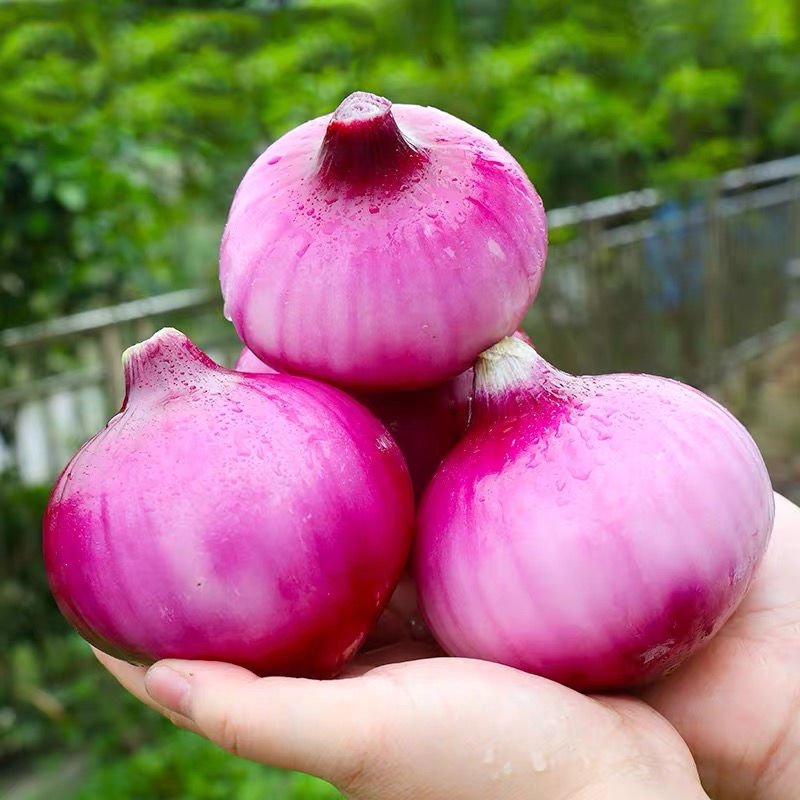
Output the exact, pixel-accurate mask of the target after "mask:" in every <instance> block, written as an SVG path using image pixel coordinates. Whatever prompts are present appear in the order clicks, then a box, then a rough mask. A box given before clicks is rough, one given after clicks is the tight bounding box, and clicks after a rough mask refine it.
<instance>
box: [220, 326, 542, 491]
mask: <svg viewBox="0 0 800 800" xmlns="http://www.w3.org/2000/svg"><path fill="white" fill-rule="evenodd" d="M514 337H515V338H517V339H521V340H522V341H524V342H527V343H528V344H530V343H531V340H530V339H529V338H528V336H527V334H526V333H525V332H524V331H521V330H519V331H516V332H515V333H514ZM234 369H236V370H239V371H240V372H263V373H267V374H274V373H275V372H277V370H275V369H273V368H272V367H271V366H270V365H269V364H265V363H264V362H263V361H261V359H259V358H258V357H257V356H256V355H255V354H254V353H253V351H252V350H250V349H249V348H248V347H243V348H242V352H241V353H240V354H239V357H238V358H237V359H236V364H235V366H234ZM472 383H473V374H472V368H471V367H470V368H469V369H468V370H465V371H464V372H462V373H461V374H460V375H456V377H455V378H451V379H450V380H449V381H445V382H444V383H441V384H439V385H438V386H433V387H431V388H430V389H420V390H418V391H416V392H372V393H370V392H363V393H360V394H356V395H354V396H355V397H356V399H357V400H358V401H359V402H360V403H362V404H363V405H365V406H366V407H367V408H368V409H369V410H370V411H371V412H372V413H373V414H375V416H376V417H378V419H379V420H381V422H383V424H384V425H385V426H386V428H387V429H388V430H389V433H391V434H392V438H393V439H394V440H395V442H397V444H398V446H399V447H400V450H401V451H402V453H403V455H404V456H405V459H406V463H407V464H408V471H409V472H410V473H411V481H412V483H413V484H414V494H415V496H416V497H418V498H419V497H420V496H421V495H422V491H423V490H424V488H425V486H426V485H427V484H428V481H429V480H430V479H431V476H432V475H433V473H434V472H435V471H436V468H437V467H438V466H439V464H440V463H441V462H442V459H443V458H444V457H445V456H446V455H447V453H449V452H450V450H452V449H453V447H455V444H456V442H458V441H459V440H460V439H461V437H462V436H463V435H464V433H465V432H466V430H467V418H468V416H469V404H470V399H471V397H472Z"/></svg>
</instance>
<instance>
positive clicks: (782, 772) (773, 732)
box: [642, 495, 800, 800]
mask: <svg viewBox="0 0 800 800" xmlns="http://www.w3.org/2000/svg"><path fill="white" fill-rule="evenodd" d="M642 696H643V697H644V699H645V700H647V702H648V703H650V704H651V705H652V706H653V707H654V708H656V709H657V710H658V711H660V712H661V713H662V714H663V715H664V716H665V717H666V718H667V719H668V720H669V721H670V722H672V724H673V725H674V726H675V727H676V728H677V729H678V731H679V732H680V733H681V735H682V736H683V738H684V739H685V740H686V742H687V744H688V745H689V747H690V748H691V751H692V753H693V754H694V757H695V759H696V760H697V765H698V768H699V770H700V775H701V777H702V779H703V785H704V786H705V787H706V789H707V791H708V792H709V793H710V794H711V796H712V797H714V798H719V800H795V798H797V797H798V796H800V508H798V507H797V506H795V505H793V504H792V503H790V502H789V501H788V500H786V499H785V498H783V497H781V496H779V495H776V497H775V526H774V528H773V532H772V539H771V541H770V546H769V549H768V551H767V554H766V557H765V559H764V561H763V563H762V564H761V567H760V568H759V571H758V573H757V575H756V578H755V581H754V583H753V586H752V588H751V590H750V592H749V594H748V595H747V597H746V598H745V600H744V602H743V603H742V605H741V606H740V607H739V609H738V610H737V612H736V614H735V615H734V616H733V618H732V619H731V620H730V621H729V622H728V624H727V625H725V627H724V628H723V629H722V630H721V631H720V633H719V634H718V635H717V636H716V637H715V638H714V639H713V640H712V641H711V642H710V643H709V645H708V647H706V648H705V649H704V650H702V651H700V652H699V653H698V654H697V655H696V656H694V657H693V658H692V659H691V660H690V661H689V662H688V663H687V664H685V665H684V666H683V667H681V669H680V670H678V672H676V673H675V674H674V675H672V676H671V677H669V678H667V679H666V680H664V681H662V682H661V683H659V684H657V685H655V686H653V687H651V688H650V689H648V690H647V691H646V692H644V693H643V694H642Z"/></svg>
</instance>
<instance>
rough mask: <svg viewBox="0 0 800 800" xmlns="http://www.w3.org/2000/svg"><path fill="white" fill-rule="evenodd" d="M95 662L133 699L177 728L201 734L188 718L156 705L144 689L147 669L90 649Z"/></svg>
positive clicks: (93, 648) (158, 704)
mask: <svg viewBox="0 0 800 800" xmlns="http://www.w3.org/2000/svg"><path fill="white" fill-rule="evenodd" d="M92 652H93V653H94V655H95V657H96V658H97V660H98V661H99V662H100V663H101V664H102V665H103V666H104V667H105V668H106V669H107V670H108V671H109V672H110V673H111V674H112V675H113V676H114V677H115V678H116V679H117V681H119V683H120V684H122V686H123V687H124V688H125V689H127V690H128V691H129V692H130V693H131V694H132V695H133V696H134V697H135V698H137V699H138V700H141V701H142V702H143V703H144V704H145V705H148V706H150V708H152V709H154V710H155V711H158V712H159V714H163V715H164V716H165V717H166V718H167V719H168V720H169V721H170V722H172V723H174V724H175V725H177V726H178V727H179V728H185V729H186V730H187V731H192V732H193V733H198V734H200V735H202V732H201V731H200V729H199V728H198V727H197V725H195V724H194V722H192V720H190V719H189V718H188V717H186V716H184V715H183V714H180V713H178V712H176V711H173V710H171V709H169V708H167V707H166V706H163V705H161V704H160V703H157V702H156V701H155V700H154V699H153V698H152V697H151V696H150V695H149V694H148V693H147V690H146V689H145V685H144V679H145V675H146V673H147V667H137V666H135V665H134V664H129V663H128V662H127V661H121V660H120V659H118V658H114V657H113V656H110V655H108V654H107V653H104V652H103V651H102V650H98V649H97V648H96V647H92Z"/></svg>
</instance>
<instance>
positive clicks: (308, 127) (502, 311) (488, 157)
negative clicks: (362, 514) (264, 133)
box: [220, 92, 547, 391]
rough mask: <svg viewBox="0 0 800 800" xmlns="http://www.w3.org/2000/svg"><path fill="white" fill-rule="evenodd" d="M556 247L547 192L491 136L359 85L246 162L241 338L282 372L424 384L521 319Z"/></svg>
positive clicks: (226, 253) (364, 382)
mask: <svg viewBox="0 0 800 800" xmlns="http://www.w3.org/2000/svg"><path fill="white" fill-rule="evenodd" d="M546 250H547V233H546V220H545V214H544V208H543V206H542V202H541V200H540V198H539V196H538V195H537V193H536V191H535V189H534V188H533V186H532V185H531V183H530V181H529V180H528V178H527V176H526V175H525V173H524V171H523V170H522V168H521V167H520V166H519V164H517V162H516V161H515V160H514V159H513V158H512V157H511V156H510V155H509V154H508V153H507V152H506V151H505V150H504V149H503V148H502V147H500V145H499V144H498V143H497V142H496V141H494V140H493V139H491V138H490V137H489V136H487V135H486V134H485V133H482V132H481V131H479V130H477V129H476V128H473V127H472V126H470V125H468V124H467V123H465V122H462V121H461V120H459V119H457V118H455V117H453V116H451V115H449V114H446V113H445V112H443V111H439V110H437V109H434V108H427V107H420V106H415V105H394V106H392V105H391V104H390V103H389V101H388V100H384V99H383V98H379V97H376V96H375V95H368V94H366V93H363V92H357V93H356V94H354V95H351V96H350V97H348V98H346V99H345V100H344V101H343V103H342V104H341V105H340V106H339V108H338V109H337V111H336V112H335V113H334V114H333V115H327V116H323V117H319V118H317V119H313V120H311V121H309V122H306V123H304V124H303V125H300V126H299V127H298V128H295V129H294V130H292V131H289V132H288V133H287V134H285V135H284V136H283V137H281V138H280V139H278V140H277V141H276V142H275V143H273V144H272V145H271V146H270V147H269V148H268V149H267V150H266V151H265V152H264V153H263V154H262V155H261V156H260V157H259V158H258V159H257V160H256V161H255V163H254V164H253V165H252V166H251V167H250V169H249V170H248V172H247V174H246V175H245V176H244V178H243V180H242V182H241V184H240V185H239V188H238V190H237V192H236V196H235V197H234V200H233V204H232V206H231V210H230V214H229V217H228V222H227V225H226V228H225V233H224V235H223V238H222V244H221V249H220V281H221V286H222V293H223V296H224V298H225V308H226V315H227V316H228V317H229V318H230V319H231V320H232V321H233V323H234V325H235V327H236V330H237V332H238V333H239V336H240V337H241V338H242V340H243V341H244V342H245V343H246V344H247V346H248V347H249V348H250V349H251V350H252V351H253V352H254V353H255V354H256V356H258V358H260V359H262V360H264V361H266V362H268V363H270V364H271V365H273V367H275V368H276V369H278V370H279V371H281V372H284V371H285V372H291V373H295V374H302V375H308V376H311V377H316V378H319V379H321V380H325V381H328V382H331V383H334V384H337V385H341V386H345V387H347V388H349V389H354V390H371V391H379V390H380V391H386V390H394V389H417V388H425V387H430V386H434V385H436V384H439V383H441V382H443V381H445V380H447V379H449V378H451V377H453V376H455V375H457V374H459V373H460V372H462V371H464V370H465V369H467V368H469V367H470V366H471V365H472V363H473V362H474V360H475V357H476V356H477V355H478V353H479V352H480V351H482V350H483V349H485V348H486V347H489V346H490V345H491V344H493V343H494V342H496V341H498V340H499V339H501V338H502V337H504V336H507V335H510V334H511V333H512V332H513V331H514V330H515V329H516V327H517V326H518V324H519V322H520V321H521V319H522V317H523V316H524V314H525V311H526V310H527V308H528V307H529V306H530V304H531V303H532V301H533V299H534V297H535V295H536V292H537V290H538V287H539V282H540V279H541V274H542V270H543V267H544V261H545V255H546Z"/></svg>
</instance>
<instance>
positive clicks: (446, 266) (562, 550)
mask: <svg viewBox="0 0 800 800" xmlns="http://www.w3.org/2000/svg"><path fill="white" fill-rule="evenodd" d="M546 251H547V236H546V223H545V214H544V209H543V207H542V203H541V200H540V199H539V197H538V195H537V194H536V191H535V189H534V188H533V186H532V185H531V183H530V181H529V180H528V178H527V177H526V175H525V174H524V172H523V170H522V169H521V167H520V166H519V164H517V162H516V161H514V159H513V158H512V157H511V156H510V155H509V154H508V153H507V152H506V151H505V150H504V149H503V148H502V147H501V146H500V145H499V144H498V143H497V142H495V141H494V140H493V139H491V138H490V137H488V136H487V135H486V134H484V133H482V132H481V131H478V130H476V129H475V128H473V127H471V126H470V125H467V124H466V123H465V122H462V121H461V120H458V119H456V118H454V117H452V116H450V115H449V114H446V113H444V112H442V111H438V110H437V109H433V108H422V107H419V106H413V105H396V106H392V105H391V104H390V103H389V101H388V100H385V99H384V98H381V97H377V96H375V95H371V94H366V93H363V92H357V93H355V94H353V95H350V96H349V97H347V98H346V99H345V100H344V101H343V102H342V104H341V105H340V106H339V108H338V109H336V111H335V112H334V113H333V114H331V115H328V116H325V117H320V118H318V119H314V120H311V121H309V122H306V123H305V124H303V125H301V126H299V127H298V128H296V129H294V130H292V131H290V132H289V133H287V134H286V135H285V136H283V137H282V138H280V139H279V140H278V141H276V142H275V143H274V144H273V145H271V146H270V147H269V148H268V149H267V150H266V151H265V152H264V153H263V154H262V155H261V156H260V157H259V158H258V159H257V160H256V161H255V163H254V164H253V165H252V166H251V168H250V169H249V170H248V172H247V174H246V175H245V176H244V178H243V180H242V182H241V185H240V186H239V189H238V191H237V192H236V196H235V198H234V201H233V205H232V207H231V210H230V215H229V218H228V222H227V225H226V227H225V233H224V235H223V239H222V245H221V250H220V281H221V287H222V294H223V296H224V300H225V312H226V315H227V316H228V318H229V319H231V320H232V321H233V324H234V326H235V328H236V330H237V332H238V333H239V335H240V337H241V339H242V340H243V342H244V343H245V345H246V347H245V349H244V351H243V352H242V355H241V356H240V359H239V361H238V362H237V365H236V371H228V370H225V369H223V368H221V367H219V366H218V365H216V364H214V363H213V362H211V361H210V360H209V359H208V358H207V357H206V356H205V355H204V354H203V353H201V352H200V351H199V350H198V349H197V348H196V347H195V346H194V345H193V344H192V343H191V342H190V341H189V340H188V339H187V338H186V337H185V336H184V335H183V334H181V333H179V332H177V331H175V330H172V329H165V330H163V331H161V332H159V333H158V334H156V335H155V336H154V337H153V338H152V339H149V340H148V341H146V342H144V343H142V344H140V345H137V346H135V347H134V348H132V349H131V350H129V351H128V352H127V353H126V354H125V356H124V363H125V374H126V386H127V393H126V398H125V403H124V404H123V407H122V410H121V411H120V413H119V414H118V415H117V416H115V417H114V418H113V419H112V420H111V421H110V422H109V423H108V425H107V426H106V428H105V429H104V430H103V431H101V432H100V433H99V434H98V435H97V436H95V437H94V438H93V439H91V440H90V441H89V442H87V443H86V444H85V445H84V446H83V447H82V448H81V450H80V451H79V452H78V453H77V454H76V456H75V457H74V458H73V459H72V461H71V462H70V463H69V464H68V465H67V467H66V469H65V470H64V472H63V474H62V475H61V477H60V478H59V479H58V482H57V483H56V486H55V488H54V490H53V494H52V496H51V499H50V503H49V506H48V510H47V515H46V518H45V524H44V549H45V561H46V566H47V570H48V576H49V579H50V583H51V586H52V589H53V593H54V595H55V596H56V599H57V601H58V603H59V606H60V607H61V609H62V611H63V612H64V614H65V615H66V617H67V618H68V619H69V620H70V621H71V622H72V623H73V625H74V626H75V627H76V628H77V629H78V631H79V632H80V633H82V634H83V635H84V636H85V637H86V638H87V639H88V640H89V641H91V642H93V643H94V644H95V645H97V646H98V647H100V648H102V649H104V650H106V651H107V652H109V653H112V654H114V655H118V656H120V657H123V658H127V659H128V660H130V661H133V662H136V663H150V662H152V661H153V660H156V659H159V658H163V657H166V656H173V657H183V658H206V659H221V660H225V661H231V662H234V663H238V664H242V665H244V666H247V667H249V668H251V669H253V670H255V671H256V672H258V673H259V674H283V675H308V676H318V677H325V676H330V675H334V674H336V673H337V672H338V671H339V670H340V669H341V668H342V666H343V665H344V664H345V663H346V661H347V659H349V658H350V657H351V656H352V655H353V654H354V653H355V651H356V650H357V649H358V648H359V647H360V646H361V644H362V643H363V642H364V640H365V637H366V636H367V634H368V633H369V631H370V629H371V628H372V626H373V625H374V623H375V620H376V619H377V618H378V617H379V615H380V614H381V612H382V610H384V609H385V608H386V605H387V603H388V602H389V598H390V597H391V596H392V592H393V591H395V590H396V589H397V587H398V582H399V581H401V579H402V581H403V583H402V584H401V585H400V588H399V589H397V591H395V595H394V596H395V601H396V602H397V603H398V604H399V606H401V607H402V613H401V616H403V617H404V618H405V622H404V623H403V624H402V625H401V626H400V627H401V628H403V627H404V626H405V629H406V630H407V632H408V631H410V630H411V629H412V628H415V626H416V629H417V633H419V631H420V629H421V626H420V624H419V620H418V619H417V616H418V615H417V612H416V610H415V608H416V606H415V601H414V592H415V590H414V584H413V581H414V578H415V579H416V581H417V582H418V589H419V595H420V600H421V605H422V610H423V612H424V616H425V619H426V621H427V623H428V625H429V627H430V630H431V631H432V632H433V634H434V635H435V637H436V638H437V640H438V641H439V643H440V644H441V645H442V647H444V648H445V649H446V650H447V651H448V652H449V653H451V654H455V655H465V656H472V657H477V658H485V659H491V660H495V661H500V662H503V663H506V664H510V665H513V666H516V667H519V668H521V669H525V670H529V671H532V672H536V673H539V674H542V675H546V676H548V677H551V678H554V679H555V680H558V681H561V682H563V683H566V684H568V685H571V686H574V687H576V688H579V689H599V688H619V687H622V686H628V685H631V684H635V683H639V682H642V681H645V680H650V679H653V678H654V677H657V676H658V675H661V674H663V673H664V672H666V671H669V670H672V669H674V668H675V667H676V666H677V665H678V664H680V662H681V661H682V660H683V659H685V658H686V657H687V656H688V655H689V654H690V653H691V652H692V651H693V650H694V649H695V648H696V647H697V646H699V644H700V643H702V642H703V641H704V640H706V639H707V638H708V637H710V636H712V635H713V634H714V633H715V632H716V631H717V630H718V629H719V627H720V626H721V625H722V624H723V623H724V621H725V620H726V619H727V618H728V617H729V616H730V614H731V613H732V612H733V610H734V609H735V608H736V606H737V604H738V603H739V602H740V600H741V599H742V597H743V595H744V593H745V591H746V590H747V587H748V585H749V583H750V581H751V579H752V576H753V573H754V571H755V569H756V567H757V565H758V562H759V560H760V558H761V556H762V554H763V552H764V549H765V547H766V544H767V540H768V537H769V533H770V529H771V525H772V513H773V507H772V495H771V491H770V485H769V479H768V477H767V473H766V470H765V468H764V464H763V462H762V460H761V457H760V455H759V453H758V450H757V449H756V447H755V445H754V444H753V442H752V440H751V439H750V437H749V436H748V435H747V433H746V431H744V429H743V428H742V427H741V426H740V425H739V424H738V423H737V422H736V421H735V420H734V419H733V418H732V417H731V416H730V415H729V414H728V413H727V412H725V411H724V410H723V409H722V408H721V407H720V406H718V405H717V404H715V403H714V402H712V401H711V400H709V399H708V398H706V397H704V396H703V395H702V394H700V393H698V392H696V391H694V390H692V389H689V388H688V387H685V386H682V385H681V384H678V383H675V382H673V381H668V380H665V379H660V378H654V377H650V376H633V375H621V376H600V377H586V378H577V377H573V376H570V375H566V374H565V373H562V372H559V371H558V370H557V369H555V368H554V367H552V366H550V365H549V364H548V363H547V362H546V361H544V360H543V359H542V358H541V357H540V356H539V355H538V353H536V351H535V350H534V349H533V347H532V346H531V345H530V342H527V341H525V340H524V337H522V336H520V334H514V332H515V331H516V330H517V328H518V326H519V324H520V322H521V320H522V318H523V317H524V315H525V314H526V312H527V310H528V308H529V307H530V305H531V303H532V301H533V300H534V297H535V296H536V293H537V290H538V287H539V283H540V280H541V276H542V270H543V268H544V261H545V256H546ZM473 365H474V370H473ZM473 382H474V388H473ZM333 386H337V387H339V388H333ZM342 390H346V391H347V392H348V393H349V394H346V393H345V391H342ZM468 420H469V425H467V421H468ZM465 432H466V435H465ZM462 437H463V438H462ZM395 440H396V441H395ZM398 445H399V447H398ZM443 459H444V460H443ZM406 462H407V463H406ZM409 472H410V474H409ZM426 487H427V488H426ZM415 495H416V499H417V500H419V498H420V497H421V501H420V505H419V508H418V511H417V512H416V514H417V540H416V544H415V546H414V556H413V559H412V566H413V570H412V572H413V575H412V574H409V572H408V570H407V564H408V555H409V552H410V548H411V546H412V542H411V538H412V527H413V521H414V516H415ZM404 568H406V569H405V570H404ZM395 611H397V609H395ZM393 635H395V634H393ZM373 641H376V638H375V637H373Z"/></svg>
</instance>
